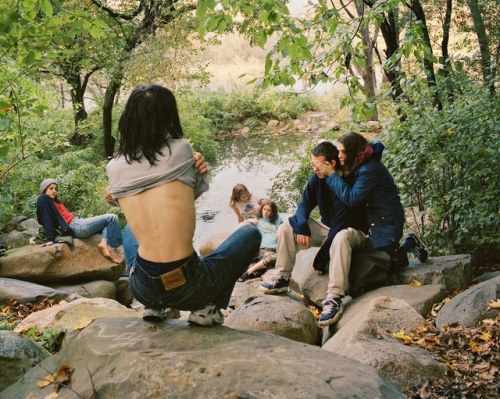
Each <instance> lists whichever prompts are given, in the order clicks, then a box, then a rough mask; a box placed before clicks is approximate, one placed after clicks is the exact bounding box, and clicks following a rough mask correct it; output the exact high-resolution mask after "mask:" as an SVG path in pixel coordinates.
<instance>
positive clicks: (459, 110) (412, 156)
mask: <svg viewBox="0 0 500 399" xmlns="http://www.w3.org/2000/svg"><path fill="white" fill-rule="evenodd" d="M463 85H464V86H463V87H462V91H461V94H460V92H458V91H457V92H456V93H455V97H454V101H453V103H448V104H446V106H445V108H444V109H443V110H442V111H439V110H436V109H433V108H431V106H430V105H429V102H428V101H427V100H425V99H421V98H420V97H419V96H417V95H415V97H414V102H413V103H412V104H411V105H409V106H406V107H404V108H403V111H404V112H405V115H406V116H407V118H406V119H405V120H404V121H399V120H393V121H392V122H391V123H390V124H389V125H388V127H387V131H386V134H385V137H384V138H383V139H384V140H385V141H386V144H387V146H388V148H389V149H390V152H387V156H386V158H385V159H386V161H387V163H388V166H389V167H390V169H391V171H392V173H393V175H394V178H395V181H396V182H397V184H398V185H399V187H400V191H401V195H402V200H403V203H404V205H405V206H407V207H415V209H417V220H415V223H416V226H417V228H418V230H420V232H421V233H422V234H423V235H424V237H425V239H426V241H427V243H428V244H429V246H430V249H431V252H432V253H433V254H435V255H439V254H450V253H471V254H473V256H475V257H476V259H477V258H478V257H481V258H482V260H483V261H484V260H485V257H486V258H490V260H491V259H494V257H495V256H497V255H498V244H499V242H500V236H499V229H498V227H499V219H498V213H499V208H498V198H499V197H500V190H499V184H498V173H499V169H498V165H499V150H500V148H499V146H500V140H499V139H500V137H499V132H500V120H499V119H500V118H499V115H500V113H499V111H500V110H499V108H500V105H499V104H500V103H499V101H498V98H491V97H490V96H489V94H488V92H486V91H483V90H481V89H478V88H477V87H475V85H474V84H472V83H469V82H465V83H463Z"/></svg>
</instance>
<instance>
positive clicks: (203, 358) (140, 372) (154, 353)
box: [1, 318, 403, 399]
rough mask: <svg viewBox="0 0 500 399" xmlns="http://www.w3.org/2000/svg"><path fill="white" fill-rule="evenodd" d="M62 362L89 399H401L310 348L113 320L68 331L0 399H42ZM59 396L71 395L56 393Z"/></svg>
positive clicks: (247, 334)
mask: <svg viewBox="0 0 500 399" xmlns="http://www.w3.org/2000/svg"><path fill="white" fill-rule="evenodd" d="M63 363H64V364H67V365H69V366H70V367H72V368H73V369H74V371H73V373H72V375H71V389H72V390H73V391H75V392H77V393H78V394H79V395H81V396H80V397H88V398H90V397H93V396H97V395H98V396H99V397H101V398H109V397H116V398H127V399H145V398H160V397H165V398H166V397H168V398H189V399H195V398H203V399H211V398H214V399H215V398H216V399H222V398H228V399H229V398H294V399H301V398H304V399H314V398H332V397H337V398H384V399H391V398H403V396H402V395H401V394H400V393H399V392H398V391H397V389H395V388H394V387H393V386H392V385H391V384H389V383H387V382H386V381H385V380H384V379H383V378H382V377H380V376H379V375H378V373H377V372H376V371H375V369H373V368H372V367H370V366H367V365H364V364H362V363H360V362H357V361H355V360H348V359H346V358H344V357H341V356H339V355H336V354H334V353H330V352H328V351H325V350H322V349H319V348H317V347H314V346H310V345H306V344H300V343H297V342H294V341H291V340H288V339H285V338H281V337H276V336H273V335H270V334H265V333H261V332H256V331H237V330H233V329H230V328H227V327H214V328H203V327H191V326H189V325H188V324H187V323H186V322H184V321H174V320H169V321H168V322H163V323H159V324H156V325H151V324H147V323H145V322H143V321H142V320H140V319H137V318H114V319H99V320H95V321H94V322H93V323H92V324H90V325H89V326H88V327H86V328H84V329H83V330H80V331H74V332H71V333H69V338H68V341H67V344H66V345H64V346H63V348H62V350H61V351H60V352H59V353H58V354H57V355H54V356H51V357H50V358H47V359H46V360H44V361H43V362H42V363H41V364H40V365H39V366H36V367H34V368H33V369H31V370H30V371H29V372H28V373H27V374H26V375H25V376H24V377H23V378H22V379H21V380H20V381H18V382H17V383H15V384H14V385H11V386H10V387H9V388H7V389H6V390H4V391H3V392H2V393H1V397H2V399H18V398H27V397H31V398H46V397H47V395H49V394H51V393H52V392H53V386H47V387H44V388H40V387H38V386H37V381H39V379H40V378H46V377H47V375H48V374H50V373H54V372H56V371H57V370H58V369H59V367H60V365H61V364H63ZM335 364H341V365H342V367H332V365H335ZM94 387H95V391H94ZM58 397H63V398H74V397H76V395H74V394H73V393H70V392H69V391H68V390H67V389H66V388H61V391H60V393H59V396H58Z"/></svg>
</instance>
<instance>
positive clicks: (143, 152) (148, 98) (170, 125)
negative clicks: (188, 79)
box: [118, 84, 184, 165]
mask: <svg viewBox="0 0 500 399" xmlns="http://www.w3.org/2000/svg"><path fill="white" fill-rule="evenodd" d="M118 130H119V131H120V143H119V150H118V153H119V155H123V156H125V159H126V160H127V162H128V163H131V162H132V161H140V158H141V156H144V157H145V158H146V159H147V160H148V161H149V163H150V164H151V165H154V164H155V163H156V162H157V161H158V159H157V158H156V157H157V154H159V155H163V153H162V152H161V148H162V147H163V146H165V145H166V146H167V147H168V139H170V138H174V139H179V138H181V137H182V136H183V134H184V133H183V131H182V127H181V122H180V119H179V112H178V110H177V102H176V100H175V97H174V95H173V93H172V92H171V91H170V90H168V89H166V88H165V87H162V86H159V85H155V84H151V85H145V86H138V87H136V88H135V89H134V90H133V91H132V93H131V94H130V97H129V99H128V101H127V104H126V105H125V109H124V110H123V113H122V116H121V117H120V121H119V122H118ZM169 148H170V147H169Z"/></svg>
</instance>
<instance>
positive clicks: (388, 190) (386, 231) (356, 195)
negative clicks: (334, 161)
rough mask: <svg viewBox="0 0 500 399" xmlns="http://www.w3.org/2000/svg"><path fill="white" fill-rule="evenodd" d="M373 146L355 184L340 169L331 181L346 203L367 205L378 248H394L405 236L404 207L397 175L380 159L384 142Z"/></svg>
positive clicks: (359, 170)
mask: <svg viewBox="0 0 500 399" xmlns="http://www.w3.org/2000/svg"><path fill="white" fill-rule="evenodd" d="M372 147H374V149H375V152H374V153H373V155H372V156H371V157H370V158H369V159H368V160H367V161H365V162H363V163H362V164H361V165H359V166H358V167H357V168H356V169H355V170H354V172H353V173H352V175H353V177H352V178H353V182H352V185H349V184H347V183H346V181H345V180H344V179H343V178H342V177H340V176H339V175H337V174H336V173H334V174H332V175H330V176H329V177H328V179H327V184H328V186H329V187H330V188H331V189H332V191H333V192H334V193H335V194H336V195H337V196H338V197H339V199H340V200H341V201H342V202H343V203H344V205H346V206H348V207H356V206H360V205H361V206H362V207H363V208H364V209H365V213H366V218H367V222H368V227H369V235H370V237H371V238H372V242H373V247H374V248H386V247H387V248H388V247H392V248H393V247H395V246H396V245H397V244H398V243H399V240H400V239H401V237H402V236H403V225H404V220H405V218H404V210H403V206H402V205H401V200H400V198H399V193H398V189H397V187H396V185H395V184H394V179H393V178H392V176H391V174H390V173H389V171H388V170H387V168H386V167H385V166H384V165H383V164H382V163H381V162H380V157H381V156H382V151H383V148H384V147H383V145H382V144H381V143H376V144H375V145H372Z"/></svg>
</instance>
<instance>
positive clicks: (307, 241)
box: [297, 234, 311, 247]
mask: <svg viewBox="0 0 500 399" xmlns="http://www.w3.org/2000/svg"><path fill="white" fill-rule="evenodd" d="M297 244H299V245H302V246H303V247H309V246H310V245H311V237H309V236H304V235H302V234H297Z"/></svg>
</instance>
